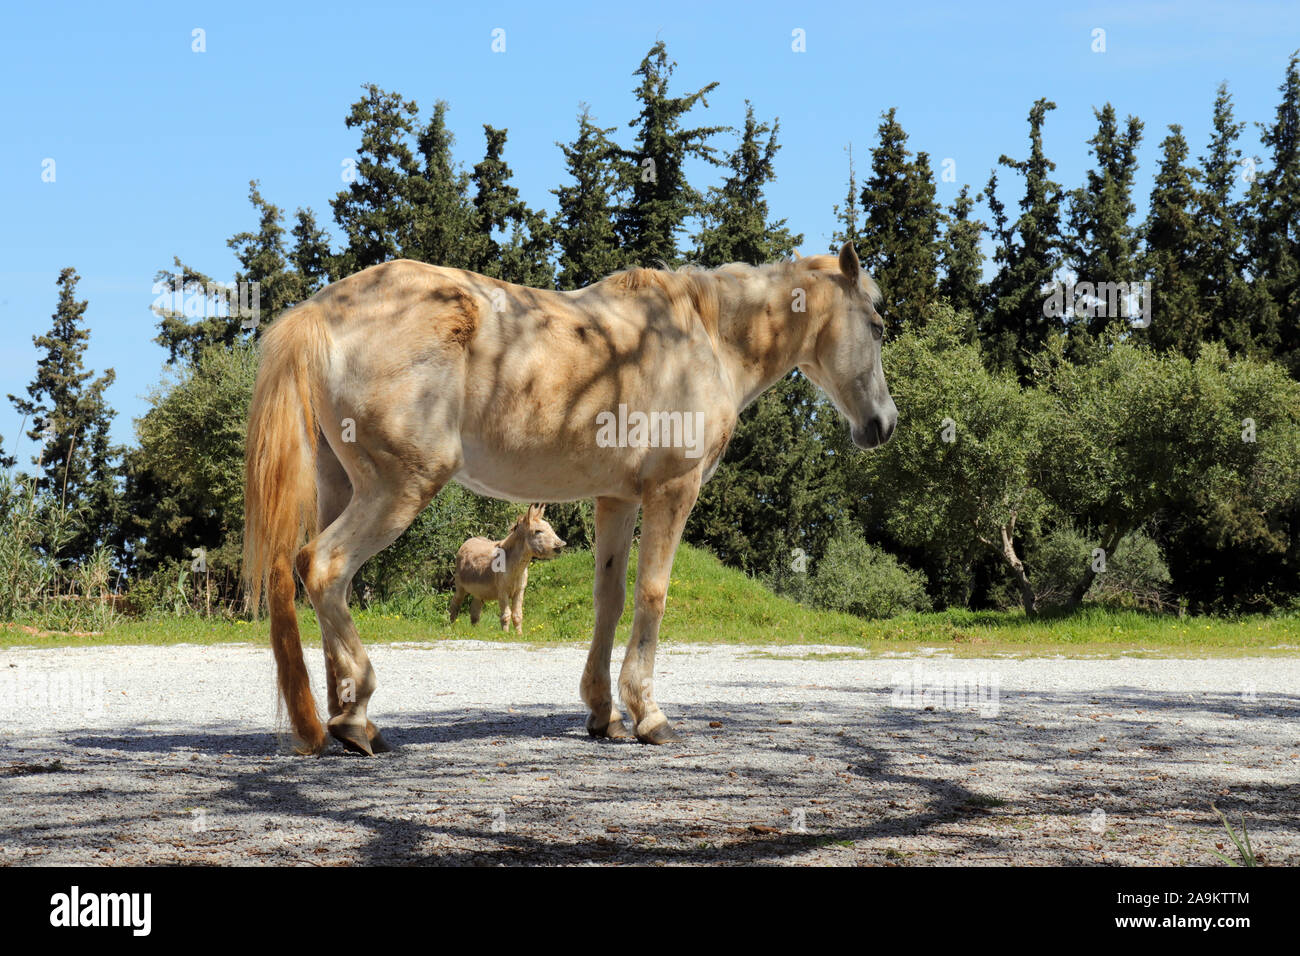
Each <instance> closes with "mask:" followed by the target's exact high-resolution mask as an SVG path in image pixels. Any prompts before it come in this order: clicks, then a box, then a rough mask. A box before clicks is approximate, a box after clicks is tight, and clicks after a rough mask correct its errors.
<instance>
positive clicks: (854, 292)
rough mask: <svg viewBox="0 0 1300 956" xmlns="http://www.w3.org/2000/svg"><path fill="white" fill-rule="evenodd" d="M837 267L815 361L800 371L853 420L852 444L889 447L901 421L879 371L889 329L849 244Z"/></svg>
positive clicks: (872, 289) (803, 366) (842, 248)
mask: <svg viewBox="0 0 1300 956" xmlns="http://www.w3.org/2000/svg"><path fill="white" fill-rule="evenodd" d="M839 267H840V268H839V271H840V275H839V277H838V281H837V284H838V286H839V290H838V292H837V294H836V295H834V296H832V297H830V298H829V299H828V305H827V308H828V310H829V311H828V314H827V315H826V319H825V323H824V324H823V326H822V330H821V334H820V335H819V336H818V337H817V343H816V348H815V350H814V353H813V358H812V360H811V361H810V362H807V363H806V364H802V365H800V366H799V370H800V371H801V372H803V373H804V374H805V375H807V376H808V378H810V379H811V380H812V381H813V383H814V384H816V385H817V386H818V387H819V388H820V389H821V390H822V391H824V392H825V393H826V394H827V396H829V397H830V400H831V401H832V402H834V403H835V407H836V408H838V409H839V410H840V412H841V413H842V414H843V415H844V417H846V418H847V419H848V420H849V425H850V426H851V429H850V432H849V433H850V434H851V435H852V436H853V444H855V445H857V446H858V447H859V448H875V447H876V446H877V445H883V444H884V443H885V442H887V441H889V436H890V435H891V434H893V432H894V425H895V423H897V421H898V409H897V408H895V407H894V400H893V398H891V397H890V394H889V386H888V385H887V384H885V371H884V369H883V368H882V367H881V365H880V345H881V339H882V338H883V337H884V331H885V326H884V323H882V322H881V321H880V315H879V314H878V313H877V312H876V303H875V301H874V298H875V295H876V292H875V283H873V282H872V281H871V279H870V278H869V277H868V276H867V275H866V273H865V272H863V271H862V265H861V264H860V263H859V262H858V254H857V252H856V251H854V249H853V244H852V243H851V242H846V243H844V245H843V246H842V247H841V248H840V261H839Z"/></svg>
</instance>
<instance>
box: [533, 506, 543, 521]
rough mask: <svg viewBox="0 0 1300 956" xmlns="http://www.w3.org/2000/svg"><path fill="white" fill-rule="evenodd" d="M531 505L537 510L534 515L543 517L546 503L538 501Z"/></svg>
mask: <svg viewBox="0 0 1300 956" xmlns="http://www.w3.org/2000/svg"><path fill="white" fill-rule="evenodd" d="M533 507H534V508H535V509H536V510H537V514H536V515H535V517H537V518H541V517H543V516H544V515H545V514H546V505H545V503H538V504H535V505H533Z"/></svg>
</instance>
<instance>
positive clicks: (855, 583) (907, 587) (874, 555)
mask: <svg viewBox="0 0 1300 956" xmlns="http://www.w3.org/2000/svg"><path fill="white" fill-rule="evenodd" d="M808 596H809V599H810V600H811V602H812V604H813V605H814V606H816V607H821V608H826V609H827V610H832V611H844V612H847V613H849V614H856V615H858V616H859V617H893V616H894V615H896V614H902V613H905V612H907V611H928V610H930V607H931V604H930V598H929V596H928V595H927V594H926V591H925V575H923V574H922V573H921V572H920V571H914V570H913V569H911V568H909V567H907V566H906V565H904V564H903V563H902V562H900V561H899V560H898V559H897V558H895V557H894V556H893V555H892V554H890V553H889V552H887V551H883V550H881V549H880V548H876V547H873V546H872V545H870V544H868V543H867V542H866V541H864V540H863V539H862V538H860V537H858V536H857V535H856V534H854V533H853V532H851V531H847V530H842V531H840V532H838V533H837V534H836V535H835V536H834V537H833V538H831V540H830V542H829V543H828V544H827V547H826V553H825V554H824V555H822V556H821V557H820V558H819V559H818V561H817V565H816V569H815V570H814V572H813V575H812V579H811V581H810V582H809V586H808Z"/></svg>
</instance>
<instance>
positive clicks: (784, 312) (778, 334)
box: [719, 273, 821, 411]
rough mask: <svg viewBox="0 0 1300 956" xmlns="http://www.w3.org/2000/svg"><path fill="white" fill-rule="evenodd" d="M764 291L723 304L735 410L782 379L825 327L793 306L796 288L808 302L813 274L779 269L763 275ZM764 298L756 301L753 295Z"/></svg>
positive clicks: (724, 338) (723, 332)
mask: <svg viewBox="0 0 1300 956" xmlns="http://www.w3.org/2000/svg"><path fill="white" fill-rule="evenodd" d="M765 278H766V279H767V285H766V288H764V289H763V290H762V294H761V296H757V297H749V298H750V301H748V302H744V303H735V304H733V305H732V306H731V307H730V308H728V307H727V305H726V304H725V303H724V304H723V306H722V308H721V309H720V315H719V332H720V338H721V340H722V352H723V355H722V359H723V362H724V363H725V364H726V365H727V367H728V371H729V373H730V375H731V378H732V381H733V382H734V384H735V391H736V403H737V411H739V410H740V409H743V408H744V407H745V406H746V405H748V404H749V403H750V402H752V401H753V400H754V399H756V398H758V396H759V395H761V394H763V392H765V391H767V389H769V388H771V387H772V386H773V385H774V384H776V383H777V382H778V381H780V380H781V379H782V378H784V377H785V375H786V374H787V373H788V372H789V371H790V370H791V369H792V368H794V367H795V366H797V365H799V364H800V363H801V362H802V361H803V360H804V359H805V358H806V357H808V356H809V355H811V354H812V347H813V343H814V342H815V341H816V338H817V334H818V332H819V331H820V330H821V326H820V323H819V322H818V321H816V320H814V318H813V315H814V313H813V312H812V310H808V311H803V312H795V311H794V310H793V308H792V305H794V304H795V303H796V301H797V300H796V298H795V293H796V291H797V290H802V292H801V294H800V299H801V300H802V303H803V305H804V306H805V308H806V307H807V304H808V302H809V300H810V299H811V298H812V293H813V290H812V284H813V283H814V282H816V281H817V279H816V277H815V276H813V275H811V274H807V273H804V274H798V273H775V274H773V275H771V276H768V277H765ZM757 299H761V301H759V302H758V304H757V306H755V304H754V303H755V301H756V300H757Z"/></svg>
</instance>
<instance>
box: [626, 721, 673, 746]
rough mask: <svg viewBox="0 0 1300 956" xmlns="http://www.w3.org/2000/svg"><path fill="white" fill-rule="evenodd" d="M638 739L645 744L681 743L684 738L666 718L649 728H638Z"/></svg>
mask: <svg viewBox="0 0 1300 956" xmlns="http://www.w3.org/2000/svg"><path fill="white" fill-rule="evenodd" d="M636 739H637V740H639V741H641V743H643V744H675V743H680V742H681V739H682V738H681V737H679V736H678V735H677V731H675V730H673V728H672V727H671V726H670V725H669V723H668V721H666V720H665V721H664V722H663V723H662V724H656V725H655V726H654V727H652V728H650V729H649V730H638V731H637V732H636Z"/></svg>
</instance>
